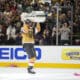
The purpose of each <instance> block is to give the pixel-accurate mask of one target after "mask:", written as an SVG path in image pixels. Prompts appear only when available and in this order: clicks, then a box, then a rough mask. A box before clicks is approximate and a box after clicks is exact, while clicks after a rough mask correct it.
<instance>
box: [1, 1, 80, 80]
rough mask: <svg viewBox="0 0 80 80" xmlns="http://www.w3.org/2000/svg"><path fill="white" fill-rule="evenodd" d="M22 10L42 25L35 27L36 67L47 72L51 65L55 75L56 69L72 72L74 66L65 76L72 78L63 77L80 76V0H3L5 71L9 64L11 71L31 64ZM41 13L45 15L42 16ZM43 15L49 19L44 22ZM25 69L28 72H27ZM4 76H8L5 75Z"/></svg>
mask: <svg viewBox="0 0 80 80" xmlns="http://www.w3.org/2000/svg"><path fill="white" fill-rule="evenodd" d="M34 11H35V13H34ZM39 11H40V12H41V11H42V12H44V14H45V15H44V14H39ZM22 13H27V17H24V18H25V19H27V18H28V19H31V20H32V21H33V22H36V26H40V27H41V31H40V32H39V33H38V32H37V31H36V30H35V31H36V32H35V49H36V53H37V57H36V58H37V61H36V64H35V68H39V69H40V70H42V72H41V73H46V75H47V74H48V69H50V70H51V71H52V73H53V75H51V74H52V73H50V75H51V76H55V75H54V74H55V73H56V71H57V73H56V74H58V73H61V71H63V73H62V74H65V73H67V74H68V73H69V72H66V71H67V70H68V71H69V70H70V71H71V72H70V74H69V75H67V74H65V76H70V77H69V78H68V79H67V77H64V78H62V80H63V79H65V80H78V79H80V46H79V45H80V1H79V0H0V67H1V70H2V71H3V73H5V71H6V69H7V68H8V70H10V72H11V69H14V70H16V68H19V69H21V70H22V69H23V70H24V68H26V67H27V60H28V57H27V55H26V53H25V52H24V51H23V48H22V44H21V39H22V37H21V27H22V25H23V20H24V19H23V20H22V19H21V14H22ZM32 13H33V14H32ZM30 14H31V15H30ZM40 16H41V17H42V18H39V17H40ZM32 17H34V18H32ZM43 18H46V19H45V21H43V22H42V20H43ZM40 19H41V20H40ZM39 20H40V21H41V22H40V21H39ZM3 67H7V68H6V69H4V68H3ZM9 68H10V69H9ZM43 69H46V70H43ZM57 69H59V70H57ZM64 69H65V70H66V71H65V70H64ZM53 70H55V73H54V71H53ZM2 71H1V72H0V74H1V73H2ZM18 71H19V70H18ZM59 71H60V72H59ZM12 72H14V71H12ZM75 72H76V73H77V76H78V77H76V78H74V77H73V76H75V75H76V73H75ZM8 73H9V72H8ZM23 73H24V74H25V72H23ZM41 73H40V74H41ZM5 74H6V73H5ZM1 75H2V74H1ZM17 75H18V74H17ZM20 75H21V74H20ZM22 75H23V74H22ZM27 75H28V74H27ZM3 76H7V75H3ZM57 76H59V75H57ZM60 76H61V75H60ZM60 76H59V77H60ZM63 76H64V75H62V77H63ZM30 77H31V76H30ZM71 77H72V78H71ZM0 78H1V79H2V80H4V79H3V78H2V77H1V76H0ZM7 78H8V77H7ZM22 78H23V77H22ZM54 78H55V80H59V79H56V77H54ZM54 78H52V79H54ZM10 79H12V78H10ZM27 79H28V78H27ZM36 79H37V78H36ZM40 79H41V78H39V79H37V80H40ZM42 79H44V78H42ZM45 79H46V78H45ZM52 79H50V80H52ZM8 80H9V79H8ZM17 80H18V79H17ZM19 80H21V79H19ZM24 80H25V79H24ZM46 80H47V79H46Z"/></svg>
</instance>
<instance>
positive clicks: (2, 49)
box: [0, 46, 80, 68]
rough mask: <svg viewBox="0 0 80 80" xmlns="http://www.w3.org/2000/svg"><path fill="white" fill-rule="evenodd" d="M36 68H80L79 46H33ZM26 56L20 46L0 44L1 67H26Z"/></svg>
mask: <svg viewBox="0 0 80 80" xmlns="http://www.w3.org/2000/svg"><path fill="white" fill-rule="evenodd" d="M35 50H36V54H37V57H36V59H37V61H36V63H35V67H36V68H80V47H79V46H77V47H75V46H35ZM27 65H28V56H27V54H26V52H24V50H23V48H22V46H0V66H1V67H27Z"/></svg>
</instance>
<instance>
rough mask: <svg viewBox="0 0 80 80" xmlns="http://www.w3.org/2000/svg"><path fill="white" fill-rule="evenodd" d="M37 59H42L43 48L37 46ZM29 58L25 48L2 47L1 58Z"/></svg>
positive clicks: (0, 49) (0, 50)
mask: <svg viewBox="0 0 80 80" xmlns="http://www.w3.org/2000/svg"><path fill="white" fill-rule="evenodd" d="M35 50H36V54H37V56H36V59H37V60H40V59H41V49H40V48H35ZM27 58H28V56H27V54H26V53H25V52H24V49H23V48H0V60H14V59H16V60H26V59H27Z"/></svg>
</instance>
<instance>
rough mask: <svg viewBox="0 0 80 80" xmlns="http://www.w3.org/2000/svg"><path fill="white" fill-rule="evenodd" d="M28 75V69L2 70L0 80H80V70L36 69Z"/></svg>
mask: <svg viewBox="0 0 80 80" xmlns="http://www.w3.org/2000/svg"><path fill="white" fill-rule="evenodd" d="M35 71H36V74H28V73H27V69H26V68H9V67H8V68H0V80H80V76H75V75H74V74H75V73H79V74H80V69H43V68H42V69H40V68H37V69H35Z"/></svg>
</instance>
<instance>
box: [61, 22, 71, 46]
mask: <svg viewBox="0 0 80 80" xmlns="http://www.w3.org/2000/svg"><path fill="white" fill-rule="evenodd" d="M60 34H61V39H60V40H61V45H69V44H70V29H69V26H68V24H67V23H66V22H65V23H64V24H63V25H62V27H61V28H60Z"/></svg>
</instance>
